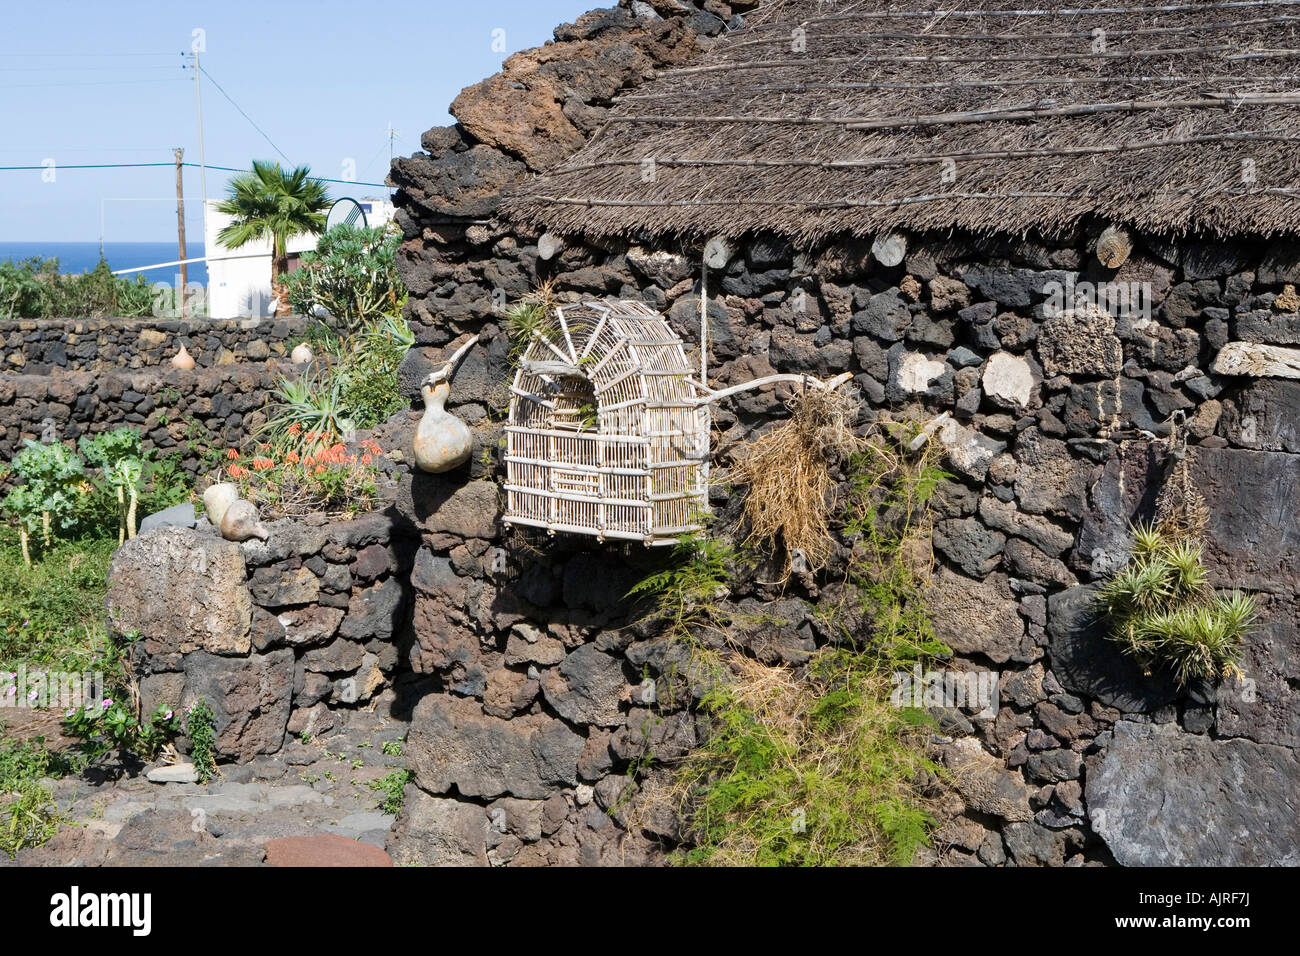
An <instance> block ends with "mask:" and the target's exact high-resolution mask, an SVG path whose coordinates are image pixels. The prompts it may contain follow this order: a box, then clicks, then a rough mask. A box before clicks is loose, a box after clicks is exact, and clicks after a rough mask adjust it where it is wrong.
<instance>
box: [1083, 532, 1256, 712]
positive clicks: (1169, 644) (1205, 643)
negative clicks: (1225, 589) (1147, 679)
mask: <svg viewBox="0 0 1300 956" xmlns="http://www.w3.org/2000/svg"><path fill="white" fill-rule="evenodd" d="M1132 532H1133V539H1134V541H1133V553H1132V555H1131V556H1130V558H1129V561H1128V563H1127V564H1126V565H1125V566H1124V567H1123V568H1121V569H1120V570H1119V571H1117V572H1116V573H1115V574H1113V575H1112V576H1111V577H1110V578H1109V579H1108V580H1107V581H1106V582H1105V583H1104V584H1103V585H1102V588H1101V591H1100V595H1099V597H1100V601H1101V605H1102V607H1103V609H1104V611H1105V613H1106V616H1107V619H1108V620H1109V623H1110V637H1111V639H1112V640H1114V641H1115V642H1116V643H1117V644H1119V646H1120V649H1121V650H1122V651H1123V652H1124V653H1125V654H1127V655H1128V656H1130V657H1132V658H1133V659H1134V660H1135V661H1137V663H1138V664H1139V665H1140V666H1141V667H1142V669H1143V671H1145V672H1146V673H1148V674H1150V673H1152V672H1153V671H1154V670H1156V669H1157V668H1160V667H1167V668H1168V669H1169V670H1170V671H1171V672H1172V673H1173V675H1174V678H1175V679H1176V680H1177V682H1178V684H1179V685H1180V686H1182V685H1185V684H1187V682H1188V681H1192V680H1212V679H1215V678H1218V677H1229V676H1234V675H1235V676H1238V677H1239V676H1241V668H1240V666H1239V663H1238V662H1239V660H1240V656H1241V648H1242V643H1243V641H1244V639H1245V637H1246V636H1247V635H1248V634H1249V633H1250V632H1251V630H1252V629H1253V627H1254V625H1255V622H1256V620H1257V619H1258V616H1259V605H1258V602H1257V601H1256V599H1255V598H1254V597H1253V596H1251V595H1248V594H1243V593H1242V592H1240V591H1232V592H1230V593H1225V594H1216V593H1214V591H1213V590H1212V589H1211V588H1210V586H1209V583H1208V577H1209V576H1208V574H1207V573H1206V570H1205V567H1204V564H1203V562H1202V550H1201V546H1200V545H1199V544H1197V543H1196V542H1195V541H1193V540H1191V539H1188V538H1175V537H1173V536H1171V535H1170V533H1169V532H1168V531H1166V530H1164V529H1163V528H1162V527H1161V526H1159V525H1155V524H1146V525H1137V526H1135V527H1134V528H1133V529H1132Z"/></svg>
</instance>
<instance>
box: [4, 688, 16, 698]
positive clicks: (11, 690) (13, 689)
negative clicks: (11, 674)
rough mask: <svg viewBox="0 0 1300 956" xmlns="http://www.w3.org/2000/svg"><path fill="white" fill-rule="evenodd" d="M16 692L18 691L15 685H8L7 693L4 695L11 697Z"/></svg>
mask: <svg viewBox="0 0 1300 956" xmlns="http://www.w3.org/2000/svg"><path fill="white" fill-rule="evenodd" d="M17 693H18V688H17V687H10V688H9V693H8V694H6V695H5V696H6V697H13V696H14V695H15V694H17Z"/></svg>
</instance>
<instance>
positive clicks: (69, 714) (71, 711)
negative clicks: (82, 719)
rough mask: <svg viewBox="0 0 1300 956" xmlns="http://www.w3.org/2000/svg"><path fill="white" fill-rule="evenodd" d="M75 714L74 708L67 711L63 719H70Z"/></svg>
mask: <svg viewBox="0 0 1300 956" xmlns="http://www.w3.org/2000/svg"><path fill="white" fill-rule="evenodd" d="M76 712H77V710H76V708H75V707H74V708H73V709H71V710H69V711H68V712H67V713H66V714H64V715H63V716H64V717H71V716H72V715H73V714H75V713H76Z"/></svg>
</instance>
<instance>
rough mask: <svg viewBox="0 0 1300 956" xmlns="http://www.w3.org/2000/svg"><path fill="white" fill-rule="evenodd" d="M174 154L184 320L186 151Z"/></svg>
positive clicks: (183, 314)
mask: <svg viewBox="0 0 1300 956" xmlns="http://www.w3.org/2000/svg"><path fill="white" fill-rule="evenodd" d="M172 153H173V154H174V155H175V156H176V246H177V250H176V251H177V252H178V253H179V255H178V256H177V257H176V258H178V259H180V260H181V287H180V288H179V289H177V290H176V296H177V298H178V299H179V300H180V307H181V318H182V319H184V318H185V317H186V316H185V289H186V288H187V287H188V286H189V267H188V266H186V265H185V259H186V256H185V177H184V175H183V173H184V163H183V160H184V159H185V150H183V149H181V148H180V147H179V146H178V147H176V148H175V149H173V150H172Z"/></svg>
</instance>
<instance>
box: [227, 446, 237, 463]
mask: <svg viewBox="0 0 1300 956" xmlns="http://www.w3.org/2000/svg"><path fill="white" fill-rule="evenodd" d="M226 457H227V458H229V459H230V460H231V461H234V460H235V459H236V458H238V457H239V452H237V451H236V450H235V449H233V448H227V449H226Z"/></svg>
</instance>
